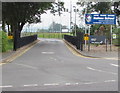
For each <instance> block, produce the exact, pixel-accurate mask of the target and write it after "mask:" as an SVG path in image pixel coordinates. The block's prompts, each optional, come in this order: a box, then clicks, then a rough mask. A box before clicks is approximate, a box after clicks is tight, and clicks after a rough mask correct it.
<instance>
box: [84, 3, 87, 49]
mask: <svg viewBox="0 0 120 93" xmlns="http://www.w3.org/2000/svg"><path fill="white" fill-rule="evenodd" d="M86 5H87V3H86ZM86 13H87V7H86V9H85V14H86ZM85 14H84V16H85ZM84 20H85V19H84ZM86 33H87V29H86V24H85V34H86ZM86 45H87V41H86V40H85V49H86Z"/></svg>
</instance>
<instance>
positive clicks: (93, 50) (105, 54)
mask: <svg viewBox="0 0 120 93" xmlns="http://www.w3.org/2000/svg"><path fill="white" fill-rule="evenodd" d="M37 42H39V40H37V41H35V42H33V43H32V44H29V45H26V46H24V47H22V48H20V49H18V50H17V51H8V52H5V53H2V59H1V60H0V63H4V62H6V60H7V61H8V60H9V59H11V58H14V56H16V55H19V54H20V52H23V51H25V50H26V49H28V48H29V47H30V46H34V44H36V43H37ZM64 42H65V43H66V44H68V45H69V46H70V47H72V48H73V49H74V50H75V51H76V52H78V53H79V55H82V56H85V57H94V58H110V59H116V60H117V59H119V50H120V49H119V48H118V47H116V46H112V51H111V50H110V46H108V48H107V51H106V46H105V45H99V46H95V45H92V46H90V51H88V46H86V47H85V46H84V48H83V51H80V50H77V49H76V48H75V46H73V45H72V44H70V43H69V42H67V41H65V40H64Z"/></svg>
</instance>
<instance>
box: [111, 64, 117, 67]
mask: <svg viewBox="0 0 120 93" xmlns="http://www.w3.org/2000/svg"><path fill="white" fill-rule="evenodd" d="M110 65H112V66H115V67H119V65H117V64H110Z"/></svg>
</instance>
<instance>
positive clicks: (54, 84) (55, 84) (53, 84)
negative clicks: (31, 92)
mask: <svg viewBox="0 0 120 93" xmlns="http://www.w3.org/2000/svg"><path fill="white" fill-rule="evenodd" d="M57 85H59V83H51V84H44V86H57Z"/></svg>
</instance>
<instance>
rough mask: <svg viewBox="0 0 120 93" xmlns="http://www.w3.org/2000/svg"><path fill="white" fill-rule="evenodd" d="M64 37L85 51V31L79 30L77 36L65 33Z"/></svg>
mask: <svg viewBox="0 0 120 93" xmlns="http://www.w3.org/2000/svg"><path fill="white" fill-rule="evenodd" d="M64 39H65V40H66V41H68V42H70V43H71V44H72V45H74V46H76V48H77V49H79V50H81V51H83V43H84V40H83V33H81V32H77V36H70V35H64Z"/></svg>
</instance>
